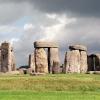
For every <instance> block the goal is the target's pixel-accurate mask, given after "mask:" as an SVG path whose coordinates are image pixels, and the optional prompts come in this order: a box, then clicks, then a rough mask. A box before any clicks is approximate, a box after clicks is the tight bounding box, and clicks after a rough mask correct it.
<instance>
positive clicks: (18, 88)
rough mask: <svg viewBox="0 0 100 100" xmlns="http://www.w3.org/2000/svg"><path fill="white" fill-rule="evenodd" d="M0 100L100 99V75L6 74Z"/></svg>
mask: <svg viewBox="0 0 100 100" xmlns="http://www.w3.org/2000/svg"><path fill="white" fill-rule="evenodd" d="M0 100H100V75H96V74H94V75H93V74H91V75H90V74H58V75H46V76H29V75H24V76H23V75H22V76H21V75H20V76H19V75H15V76H7V75H2V76H0Z"/></svg>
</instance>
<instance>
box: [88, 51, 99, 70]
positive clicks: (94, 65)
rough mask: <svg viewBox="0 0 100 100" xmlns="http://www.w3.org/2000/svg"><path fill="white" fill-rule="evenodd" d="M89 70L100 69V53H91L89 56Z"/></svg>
mask: <svg viewBox="0 0 100 100" xmlns="http://www.w3.org/2000/svg"><path fill="white" fill-rule="evenodd" d="M88 71H100V54H99V53H96V54H91V55H89V56H88Z"/></svg>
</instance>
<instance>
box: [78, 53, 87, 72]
mask: <svg viewBox="0 0 100 100" xmlns="http://www.w3.org/2000/svg"><path fill="white" fill-rule="evenodd" d="M87 69H88V63H87V52H86V51H80V72H81V73H86V72H87Z"/></svg>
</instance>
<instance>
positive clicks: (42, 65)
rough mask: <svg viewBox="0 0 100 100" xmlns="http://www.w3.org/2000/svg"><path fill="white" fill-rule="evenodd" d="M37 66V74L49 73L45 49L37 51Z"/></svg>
mask: <svg viewBox="0 0 100 100" xmlns="http://www.w3.org/2000/svg"><path fill="white" fill-rule="evenodd" d="M35 66H36V69H35V70H36V72H39V73H48V61H47V54H46V52H45V50H44V49H43V48H36V49H35Z"/></svg>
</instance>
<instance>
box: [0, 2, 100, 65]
mask: <svg viewBox="0 0 100 100" xmlns="http://www.w3.org/2000/svg"><path fill="white" fill-rule="evenodd" d="M99 32H100V0H0V43H2V42H4V41H8V42H11V44H12V45H13V47H14V52H15V57H16V64H17V66H21V65H27V64H28V56H29V54H30V53H32V52H34V45H33V43H34V41H37V40H39V41H54V42H57V43H58V44H59V51H60V59H61V62H62V63H63V60H64V54H65V52H66V51H68V47H69V45H74V44H82V45H85V46H87V48H88V54H91V53H99V52H100V36H99V34H100V33H99Z"/></svg>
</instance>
